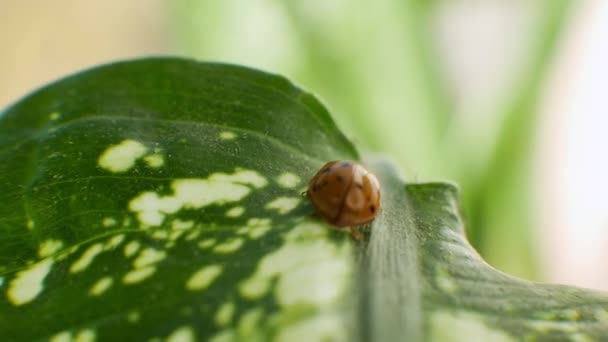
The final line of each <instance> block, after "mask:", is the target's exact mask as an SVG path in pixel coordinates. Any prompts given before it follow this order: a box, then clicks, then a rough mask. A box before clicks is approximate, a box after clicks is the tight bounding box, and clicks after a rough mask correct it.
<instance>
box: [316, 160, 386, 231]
mask: <svg viewBox="0 0 608 342" xmlns="http://www.w3.org/2000/svg"><path fill="white" fill-rule="evenodd" d="M306 194H307V195H308V197H309V198H310V200H311V202H312V204H313V206H314V207H315V209H316V210H317V212H318V213H319V214H320V215H322V216H323V217H324V218H325V219H326V220H327V222H329V223H330V224H331V225H333V226H336V227H338V228H344V227H350V229H351V234H352V235H353V237H355V238H357V239H360V235H359V233H358V232H357V231H356V229H357V228H358V227H359V226H361V225H364V224H366V223H369V222H371V221H373V220H374V219H375V218H376V216H377V215H378V212H379V211H380V182H378V179H377V178H376V176H374V174H372V173H371V172H369V171H367V170H366V169H365V168H364V167H363V166H361V165H359V164H357V163H355V162H352V161H342V160H334V161H330V162H329V163H327V164H325V165H324V166H323V167H322V168H321V170H319V172H317V174H316V175H315V176H314V177H313V178H312V179H311V180H310V182H309V183H308V190H307V191H306Z"/></svg>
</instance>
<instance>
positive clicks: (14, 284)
mask: <svg viewBox="0 0 608 342" xmlns="http://www.w3.org/2000/svg"><path fill="white" fill-rule="evenodd" d="M51 266H53V259H51V258H46V259H44V260H42V261H40V262H38V263H36V264H34V265H32V266H30V267H29V268H28V269H25V270H23V271H20V272H18V273H17V274H16V275H15V278H13V280H12V281H11V282H10V285H9V286H10V287H9V289H8V291H7V297H8V300H9V301H10V302H11V303H13V304H14V305H23V304H26V303H29V302H31V301H32V300H34V299H35V298H36V297H37V296H38V295H39V294H40V292H42V289H43V288H44V284H43V282H44V278H46V276H47V275H48V274H49V271H50V270H51Z"/></svg>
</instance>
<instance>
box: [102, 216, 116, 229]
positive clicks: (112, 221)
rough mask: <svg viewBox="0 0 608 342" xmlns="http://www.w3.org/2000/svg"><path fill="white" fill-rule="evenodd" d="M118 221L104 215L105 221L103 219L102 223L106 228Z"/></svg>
mask: <svg viewBox="0 0 608 342" xmlns="http://www.w3.org/2000/svg"><path fill="white" fill-rule="evenodd" d="M116 223H117V222H116V219H115V218H113V217H104V219H103V221H101V224H102V225H103V226H104V227H106V228H109V227H113V226H115V225H116Z"/></svg>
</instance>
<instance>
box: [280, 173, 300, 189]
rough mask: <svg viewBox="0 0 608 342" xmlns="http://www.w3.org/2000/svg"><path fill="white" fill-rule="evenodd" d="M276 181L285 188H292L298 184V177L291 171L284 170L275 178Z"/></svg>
mask: <svg viewBox="0 0 608 342" xmlns="http://www.w3.org/2000/svg"><path fill="white" fill-rule="evenodd" d="M277 183H279V185H280V186H282V187H283V188H287V189H293V188H295V187H296V186H298V184H300V177H298V176H296V175H294V174H293V173H291V172H285V173H283V174H281V175H280V176H279V178H277Z"/></svg>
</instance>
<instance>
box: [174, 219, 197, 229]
mask: <svg viewBox="0 0 608 342" xmlns="http://www.w3.org/2000/svg"><path fill="white" fill-rule="evenodd" d="M192 227H194V221H182V220H180V219H175V220H173V222H172V223H171V228H172V229H173V230H188V229H190V228H192Z"/></svg>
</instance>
